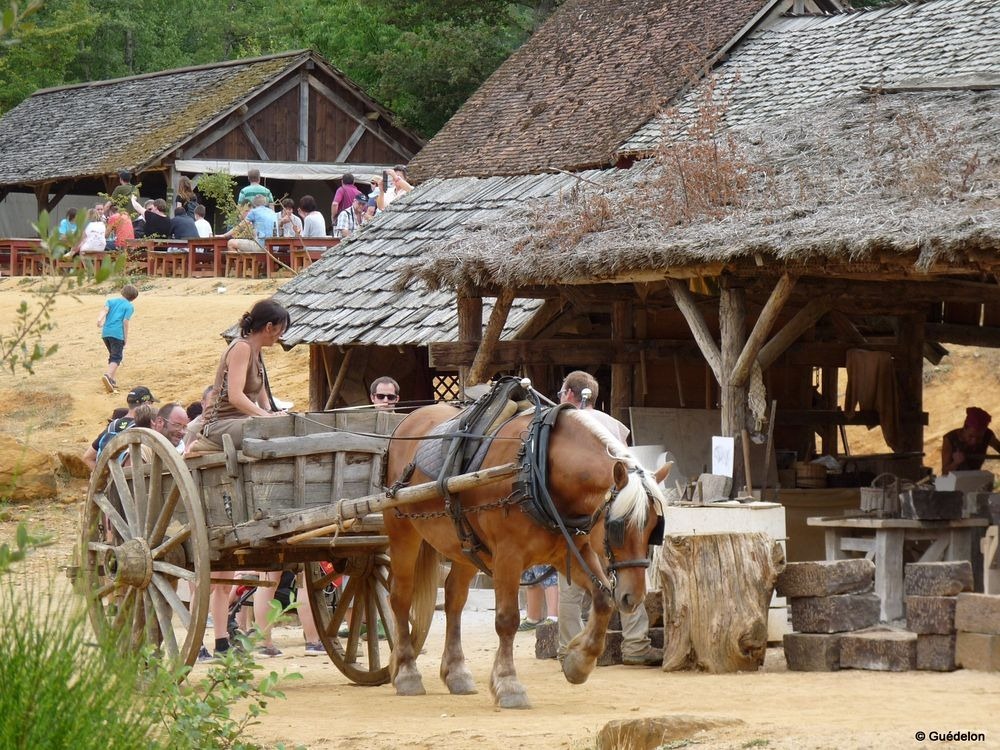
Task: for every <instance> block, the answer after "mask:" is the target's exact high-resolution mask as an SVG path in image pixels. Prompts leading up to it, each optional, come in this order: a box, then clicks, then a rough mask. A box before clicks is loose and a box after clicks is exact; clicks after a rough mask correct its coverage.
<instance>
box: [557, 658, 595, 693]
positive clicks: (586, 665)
mask: <svg viewBox="0 0 1000 750" xmlns="http://www.w3.org/2000/svg"><path fill="white" fill-rule="evenodd" d="M562 671H563V674H564V675H565V676H566V679H567V681H569V682H571V683H572V684H574V685H582V684H583V683H585V682H586V681H587V678H588V677H590V673H591V672H593V671H594V662H590V661H589V660H588V659H587V658H586V657H584V656H581V655H580V653H579V652H578V651H570V652H568V653H567V654H566V656H565V658H564V659H563V662H562Z"/></svg>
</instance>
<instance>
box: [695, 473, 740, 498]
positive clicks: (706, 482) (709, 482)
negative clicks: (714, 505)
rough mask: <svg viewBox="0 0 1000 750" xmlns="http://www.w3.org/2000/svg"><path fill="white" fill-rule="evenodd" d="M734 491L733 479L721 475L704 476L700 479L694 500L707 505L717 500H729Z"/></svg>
mask: <svg viewBox="0 0 1000 750" xmlns="http://www.w3.org/2000/svg"><path fill="white" fill-rule="evenodd" d="M732 490H733V478H732V477H726V476H722V475H721V474H702V475H701V476H700V477H698V484H697V485H696V489H695V495H694V498H695V500H696V501H702V502H706V503H711V502H713V501H715V500H728V499H729V494H730V493H731V492H732ZM699 493H700V494H699Z"/></svg>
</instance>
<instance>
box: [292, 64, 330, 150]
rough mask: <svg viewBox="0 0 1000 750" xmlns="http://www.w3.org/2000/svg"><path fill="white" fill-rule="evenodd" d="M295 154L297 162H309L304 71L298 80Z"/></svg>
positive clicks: (306, 83)
mask: <svg viewBox="0 0 1000 750" xmlns="http://www.w3.org/2000/svg"><path fill="white" fill-rule="evenodd" d="M295 152H296V155H297V156H298V159H299V161H309V77H308V75H307V74H306V73H305V71H303V72H302V73H301V75H300V78H299V142H298V144H297V147H296V149H295ZM337 161H340V159H338V160H337Z"/></svg>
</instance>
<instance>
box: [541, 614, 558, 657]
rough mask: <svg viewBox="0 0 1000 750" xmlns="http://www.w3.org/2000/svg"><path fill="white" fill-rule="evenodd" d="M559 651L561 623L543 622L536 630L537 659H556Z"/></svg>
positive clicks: (547, 620) (553, 621)
mask: <svg viewBox="0 0 1000 750" xmlns="http://www.w3.org/2000/svg"><path fill="white" fill-rule="evenodd" d="M558 650H559V623H558V622H556V621H555V620H549V619H546V620H543V621H542V622H540V623H539V624H538V627H536V628H535V658H536V659H555V658H556V654H557V652H558Z"/></svg>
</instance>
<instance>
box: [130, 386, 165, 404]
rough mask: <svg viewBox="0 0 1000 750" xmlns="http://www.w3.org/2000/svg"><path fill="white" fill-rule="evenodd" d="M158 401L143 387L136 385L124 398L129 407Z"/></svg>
mask: <svg viewBox="0 0 1000 750" xmlns="http://www.w3.org/2000/svg"><path fill="white" fill-rule="evenodd" d="M157 401H159V399H158V398H157V397H156V396H154V395H153V393H152V391H150V390H149V388H147V387H146V386H144V385H137V386H136V387H135V388H133V389H132V390H131V391H129V392H128V395H127V396H126V397H125V402H126V403H127V404H128V405H129V406H138V405H139V404H152V403H156V402H157Z"/></svg>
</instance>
